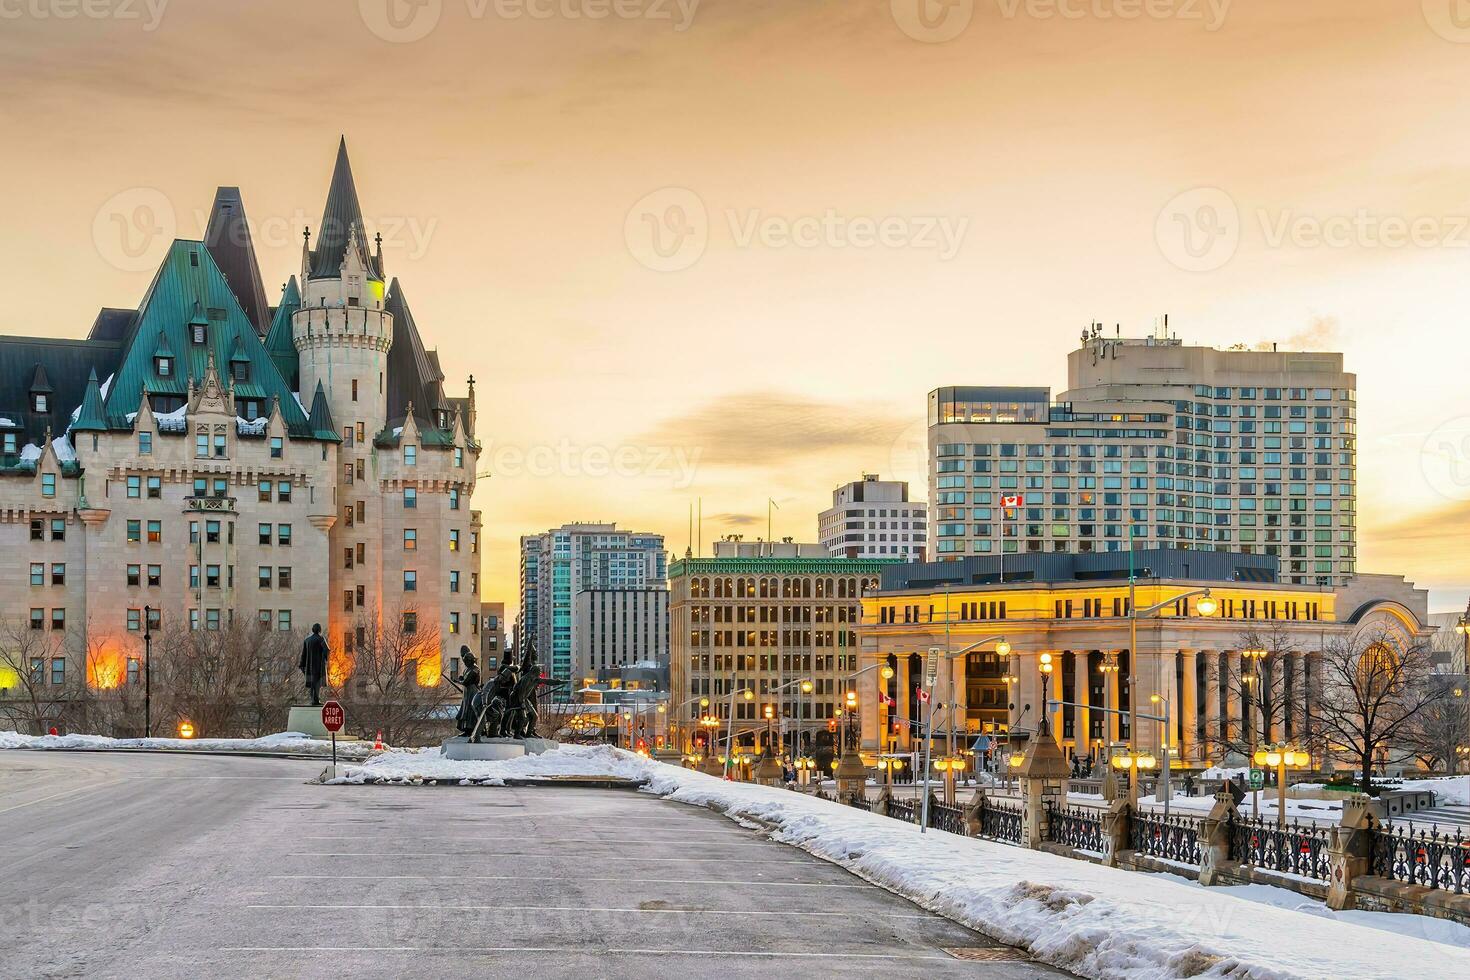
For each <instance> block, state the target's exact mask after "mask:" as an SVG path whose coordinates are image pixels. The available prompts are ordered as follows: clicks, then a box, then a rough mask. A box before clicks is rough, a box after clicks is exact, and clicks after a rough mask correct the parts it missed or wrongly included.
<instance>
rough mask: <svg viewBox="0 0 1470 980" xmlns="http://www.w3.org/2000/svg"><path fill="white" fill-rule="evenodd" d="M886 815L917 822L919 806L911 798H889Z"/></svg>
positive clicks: (905, 821) (904, 820)
mask: <svg viewBox="0 0 1470 980" xmlns="http://www.w3.org/2000/svg"><path fill="white" fill-rule="evenodd" d="M888 815H889V816H890V817H892V818H893V819H895V820H902V821H903V822H904V823H918V822H919V806H918V804H917V803H915V802H914V801H913V800H889V801H888Z"/></svg>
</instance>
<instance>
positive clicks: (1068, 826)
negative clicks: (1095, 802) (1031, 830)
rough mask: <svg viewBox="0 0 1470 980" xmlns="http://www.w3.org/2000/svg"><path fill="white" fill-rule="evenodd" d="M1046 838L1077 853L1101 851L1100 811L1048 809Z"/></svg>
mask: <svg viewBox="0 0 1470 980" xmlns="http://www.w3.org/2000/svg"><path fill="white" fill-rule="evenodd" d="M1046 826H1047V836H1048V838H1049V839H1050V840H1052V841H1053V842H1055V843H1057V844H1066V845H1067V846H1068V847H1071V848H1074V849H1075V850H1079V851H1094V852H1096V853H1098V854H1101V853H1102V850H1103V829H1102V811H1101V810H1096V809H1093V808H1090V807H1080V806H1078V807H1066V806H1063V807H1056V806H1053V807H1048V808H1047V811H1046Z"/></svg>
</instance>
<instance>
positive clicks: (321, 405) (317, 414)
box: [307, 381, 342, 442]
mask: <svg viewBox="0 0 1470 980" xmlns="http://www.w3.org/2000/svg"><path fill="white" fill-rule="evenodd" d="M307 424H308V425H310V426H311V430H312V433H313V434H314V435H315V436H316V437H317V438H318V439H322V440H325V441H327V442H341V441H342V437H341V436H339V435H338V434H337V425H336V423H335V422H333V421H332V409H331V408H330V407H329V406H328V405H327V392H326V390H325V389H323V388H322V383H321V382H320V381H318V382H317V383H316V394H315V395H313V396H312V397H311V418H310V419H308V421H307Z"/></svg>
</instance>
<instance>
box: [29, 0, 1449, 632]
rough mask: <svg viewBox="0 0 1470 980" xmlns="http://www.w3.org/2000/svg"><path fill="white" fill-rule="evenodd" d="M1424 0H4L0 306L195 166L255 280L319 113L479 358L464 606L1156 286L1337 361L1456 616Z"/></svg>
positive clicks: (1443, 183) (438, 339)
mask: <svg viewBox="0 0 1470 980" xmlns="http://www.w3.org/2000/svg"><path fill="white" fill-rule="evenodd" d="M921 2H922V3H924V4H926V8H925V10H924V11H923V13H925V15H926V16H924V17H920V16H918V13H919V11H918V8H917V6H916V5H917V4H919V3H921ZM1453 4H1454V0H1424V2H1423V3H1422V4H1420V3H1415V2H1408V0H1405V2H1401V3H1384V2H1381V0H1331V2H1329V0H1294V2H1292V3H1289V4H1288V3H1271V2H1264V0H1251V2H1246V0H1236V2H1233V3H1230V2H1226V0H1149V2H1147V3H1146V2H1144V0H973V2H971V0H951V3H950V4H949V5H948V6H946V5H945V4H943V3H941V0H825V2H823V0H698V2H696V0H682V3H681V2H679V0H616V2H615V0H360V2H354V0H312V2H307V3H302V2H300V0H294V2H287V0H252V2H251V3H249V4H229V5H226V4H220V3H207V2H202V0H151V2H148V0H94V5H93V6H90V7H89V8H88V10H90V11H91V12H92V14H93V16H87V15H85V14H78V15H77V16H73V17H66V16H63V15H64V14H66V13H68V12H71V11H72V10H73V9H76V8H74V6H73V5H70V4H69V3H68V2H67V0H0V137H3V145H4V146H5V147H6V152H5V153H4V154H3V155H0V178H3V182H0V187H3V188H4V192H5V194H6V218H7V221H6V230H7V232H8V234H6V235H4V236H3V238H0V282H3V283H4V285H5V286H6V294H7V295H8V296H9V297H10V301H9V303H8V308H7V310H6V311H5V317H6V322H4V323H0V331H3V332H6V333H22V334H50V335H57V336H77V335H80V334H81V333H83V332H84V331H85V329H86V327H87V325H88V324H89V323H90V322H91V319H92V317H93V316H94V315H95V313H96V310H97V308H98V307H100V306H103V305H112V306H132V305H134V304H136V303H137V301H138V299H139V298H140V297H141V295H142V293H143V290H144V289H145V287H146V285H147V282H148V279H149V277H150V274H151V270H152V265H151V262H152V258H151V257H150V255H149V253H148V251H147V249H146V248H142V246H141V245H140V249H139V251H138V254H133V253H131V252H129V251H127V250H125V249H123V248H122V247H121V244H120V243H121V241H122V240H121V238H120V231H121V229H120V228H119V227H118V226H117V225H116V224H115V223H114V222H115V221H116V220H117V218H116V217H115V216H117V215H122V216H123V217H124V219H125V220H134V219H137V218H138V216H139V215H140V214H142V215H145V216H146V215H148V214H151V216H152V219H153V220H149V221H142V222H141V225H142V227H133V228H131V229H130V234H131V235H132V241H133V242H134V243H135V244H139V243H142V244H148V241H147V235H146V234H145V233H146V232H152V233H154V237H156V238H159V239H162V238H163V237H165V236H166V234H167V233H170V232H171V233H174V234H177V235H179V236H181V237H182V236H195V235H198V234H199V232H200V230H201V229H200V221H201V217H200V215H201V214H202V212H203V211H204V209H206V208H207V207H208V205H209V202H210V200H211V198H212V196H213V191H214V188H215V186H216V185H218V184H237V185H239V186H240V187H241V189H242V191H243V194H244V197H245V205H246V209H247V212H248V213H249V215H250V216H251V218H252V221H253V223H254V224H255V225H256V227H257V246H258V247H259V249H260V253H261V255H260V258H261V263H262V266H263V268H264V270H265V274H266V280H267V288H268V291H269V292H272V293H273V294H274V291H275V290H276V289H277V288H278V286H279V284H280V283H281V282H283V281H284V280H285V278H286V277H287V276H288V275H289V274H291V273H292V272H294V271H295V269H296V266H297V263H298V255H299V247H300V230H301V226H302V225H303V224H305V223H310V224H312V225H315V224H316V223H317V221H318V220H319V218H320V212H321V206H322V200H323V197H324V195H325V191H326V184H327V180H328V177H329V173H330V165H331V159H332V154H333V152H334V150H335V146H336V139H337V135H338V134H339V133H345V134H346V135H347V139H348V144H349V148H350V150H351V153H352V158H353V164H354V168H355V170H356V176H357V184H358V188H359V191H360V192H361V195H362V198H363V207H364V210H365V212H366V213H367V214H368V216H369V218H368V220H369V222H370V223H375V224H376V225H377V227H378V228H380V229H381V230H382V231H383V233H384V236H385V239H386V243H385V244H386V252H387V256H388V269H389V272H390V274H392V275H396V276H399V277H400V279H401V280H402V282H403V286H404V289H405V291H406V293H407V295H408V297H409V298H410V300H411V302H412V304H413V307H414V311H415V315H416V317H417V319H418V321H419V324H420V327H421V329H422V330H423V331H424V333H425V340H426V341H427V342H428V343H429V344H431V345H436V346H438V347H439V348H440V350H441V351H442V352H443V353H444V358H443V361H444V363H445V365H446V369H447V370H448V372H449V373H450V375H451V378H450V381H449V386H450V389H451V390H452V391H456V392H457V391H460V390H462V387H463V379H464V376H465V375H467V374H469V373H471V372H473V373H474V374H475V375H476V377H477V379H478V380H479V381H480V382H481V385H480V388H479V392H480V395H481V402H480V405H481V411H480V436H481V438H482V439H483V440H484V441H485V442H486V444H487V452H486V454H485V456H484V459H483V461H482V462H483V466H482V468H483V469H487V470H490V471H492V472H494V473H495V476H493V477H492V478H491V479H489V480H487V481H484V482H483V483H482V487H481V489H480V491H479V492H478V493H477V494H476V498H475V504H476V506H477V507H478V508H480V509H481V510H482V511H483V512H484V515H485V524H486V529H487V537H488V542H489V547H488V548H487V554H486V572H487V580H486V581H487V584H486V587H485V596H486V598H487V599H497V598H504V599H505V600H506V601H507V603H508V605H510V606H512V607H513V606H514V605H515V603H516V601H517V596H516V594H515V591H516V586H515V576H516V566H517V555H516V551H515V545H516V539H517V537H518V535H520V534H522V533H525V532H529V531H533V530H538V529H544V528H546V527H548V526H551V525H554V524H560V523H562V522H564V521H569V520H579V519H583V520H590V519H603V520H616V521H618V522H619V523H621V524H623V525H624V526H627V527H632V528H637V529H654V530H660V531H663V532H665V533H666V534H667V535H668V537H669V544H670V548H671V550H674V551H676V552H680V553H682V551H683V550H684V547H685V545H686V543H687V540H686V539H687V531H686V526H687V525H686V516H687V509H688V505H689V502H690V500H691V499H693V498H694V497H696V496H698V497H702V498H703V502H704V513H705V534H704V537H705V538H706V540H708V539H711V538H713V537H715V536H717V535H718V534H721V533H728V532H730V531H740V532H743V533H746V534H748V535H751V536H754V535H756V534H764V530H765V529H764V523H765V500H766V498H767V497H768V496H770V497H774V498H775V500H776V501H777V503H778V504H779V505H780V508H781V509H780V510H779V511H777V512H776V533H777V534H778V535H793V536H796V537H798V538H802V539H811V538H813V537H814V536H815V533H816V516H815V515H816V512H817V511H818V510H819V509H820V508H821V507H823V506H825V505H826V503H827V502H828V501H829V499H830V497H829V495H830V492H831V490H832V488H833V487H834V486H835V485H836V484H838V483H840V482H843V481H845V480H848V479H853V478H856V477H857V476H858V474H860V473H861V472H863V471H864V470H868V471H874V470H876V471H879V472H882V473H883V474H885V475H889V474H897V475H899V476H903V477H907V478H909V479H910V480H912V481H913V482H914V484H915V487H916V490H919V489H920V488H922V486H923V469H922V456H921V454H919V453H916V452H914V451H913V448H912V447H913V444H914V443H915V441H916V440H917V441H920V442H921V441H922V431H923V430H922V419H923V413H924V397H925V393H926V392H927V391H928V390H929V389H931V388H933V387H936V386H938V385H942V384H965V383H972V384H1050V385H1052V386H1053V387H1054V388H1057V389H1060V388H1061V387H1062V385H1063V383H1064V380H1065V378H1064V370H1065V353H1066V351H1067V350H1068V349H1070V347H1071V346H1072V344H1073V343H1074V341H1075V338H1076V337H1077V336H1078V334H1079V333H1080V331H1081V329H1082V327H1083V326H1084V325H1085V324H1086V323H1087V322H1089V321H1091V320H1094V319H1096V320H1101V321H1104V322H1105V323H1107V324H1109V325H1111V324H1113V323H1115V322H1121V323H1122V324H1123V325H1124V329H1125V332H1130V331H1131V332H1134V333H1140V332H1143V331H1146V330H1147V329H1148V328H1149V327H1150V325H1151V324H1152V322H1153V319H1154V318H1155V317H1156V316H1158V315H1161V314H1163V313H1165V312H1167V313H1169V314H1170V322H1171V325H1172V326H1173V327H1174V328H1175V329H1176V330H1177V331H1178V333H1179V334H1180V335H1181V336H1182V337H1183V338H1184V339H1185V340H1186V341H1188V342H1195V343H1205V344H1213V345H1219V346H1228V345H1230V344H1234V343H1245V344H1255V343H1258V342H1263V341H1278V342H1281V343H1283V344H1288V345H1290V344H1294V345H1297V346H1309V347H1313V348H1318V349H1320V348H1324V347H1325V348H1331V349H1339V350H1342V351H1344V352H1345V353H1346V355H1347V364H1348V369H1349V370H1352V371H1355V372H1356V373H1357V374H1358V381H1359V404H1360V408H1361V434H1360V436H1361V437H1360V480H1361V508H1362V522H1361V523H1362V528H1361V545H1362V547H1361V552H1362V560H1361V561H1360V563H1359V565H1360V568H1361V569H1363V570H1365V571H1393V572H1400V573H1404V574H1407V575H1408V576H1409V577H1410V578H1412V579H1414V580H1416V581H1417V582H1419V583H1420V584H1421V585H1428V586H1431V587H1433V588H1434V589H1435V590H1436V592H1435V606H1436V607H1443V608H1448V607H1450V606H1453V605H1456V604H1458V603H1463V601H1464V599H1465V595H1466V592H1467V589H1470V558H1467V557H1465V551H1466V548H1465V545H1466V543H1467V541H1470V399H1467V398H1466V397H1465V395H1464V390H1465V382H1464V378H1465V374H1466V370H1467V365H1466V357H1465V355H1466V352H1467V343H1466V340H1465V336H1466V332H1465V326H1466V325H1465V322H1464V321H1465V316H1464V311H1465V310H1466V309H1467V304H1470V279H1467V276H1466V272H1467V271H1470V194H1467V192H1466V189H1465V185H1466V184H1467V177H1470V130H1467V128H1466V127H1465V126H1464V125H1463V104H1464V94H1463V93H1464V92H1465V91H1467V90H1470V25H1467V26H1465V27H1464V28H1461V27H1460V26H1458V25H1459V22H1458V21H1457V20H1455V19H1453V18H1452V17H1451V16H1450V14H1451V11H1452V8H1453ZM1140 11H1143V12H1145V13H1142V14H1139V12H1140ZM1147 12H1152V14H1151V15H1150V14H1149V13H1147ZM603 13H605V14H606V16H600V17H599V16H596V15H598V14H603ZM99 14H100V15H102V16H96V15H99ZM1135 14H1139V15H1138V16H1134V15H1135ZM946 37H947V38H949V39H948V40H942V39H943V38H946ZM1202 188H1203V189H1205V190H1200V189H1202ZM1181 195H1183V196H1182V197H1181ZM1202 206H1212V207H1214V208H1215V210H1214V211H1208V212H1207V211H1205V210H1201V207H1202ZM140 207H146V208H148V209H151V210H150V211H141V210H140ZM1216 216H1218V217H1220V219H1221V221H1220V222H1218V223H1216V224H1211V223H1210V221H1211V219H1212V218H1214V217H1216ZM1181 218H1183V219H1184V220H1185V221H1186V223H1189V222H1192V223H1193V224H1192V225H1188V226H1189V227H1190V229H1191V230H1192V231H1193V233H1194V235H1195V237H1194V238H1192V239H1190V240H1189V241H1188V242H1186V241H1185V240H1184V239H1183V238H1182V237H1181V236H1182V235H1183V229H1184V228H1185V227H1186V225H1181V224H1180V223H1179V221H1180V219H1181ZM1217 226H1218V227H1219V228H1220V229H1222V230H1223V231H1224V232H1225V234H1223V235H1219V236H1215V237H1214V238H1211V237H1208V235H1207V233H1208V232H1209V230H1210V228H1214V227H1217ZM655 236H657V237H656V238H655ZM1201 236H1205V237H1201ZM1212 243H1213V247H1210V246H1211V245H1212ZM1186 246H1189V247H1186ZM151 247H153V248H154V249H155V254H161V250H162V247H163V244H162V241H159V242H157V243H153V244H152V245H151ZM1190 248H1193V250H1194V251H1193V252H1191V251H1190ZM920 493H922V490H920Z"/></svg>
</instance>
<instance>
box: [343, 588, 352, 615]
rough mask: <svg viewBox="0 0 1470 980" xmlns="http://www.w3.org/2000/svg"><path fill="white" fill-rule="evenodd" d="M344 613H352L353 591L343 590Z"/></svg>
mask: <svg viewBox="0 0 1470 980" xmlns="http://www.w3.org/2000/svg"><path fill="white" fill-rule="evenodd" d="M342 611H343V612H345V613H350V612H352V590H351V589H343V590H342Z"/></svg>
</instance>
